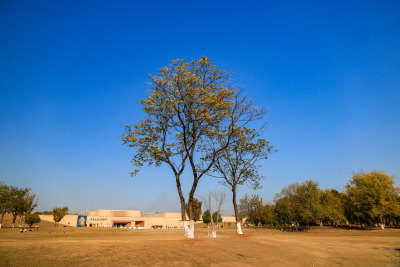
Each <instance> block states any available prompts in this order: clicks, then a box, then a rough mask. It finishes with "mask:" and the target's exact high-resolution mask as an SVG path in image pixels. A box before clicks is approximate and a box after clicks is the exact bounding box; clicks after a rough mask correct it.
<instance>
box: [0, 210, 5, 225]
mask: <svg viewBox="0 0 400 267" xmlns="http://www.w3.org/2000/svg"><path fill="white" fill-rule="evenodd" d="M3 219H4V213H2V214H1V220H0V229H1V226H2V225H3Z"/></svg>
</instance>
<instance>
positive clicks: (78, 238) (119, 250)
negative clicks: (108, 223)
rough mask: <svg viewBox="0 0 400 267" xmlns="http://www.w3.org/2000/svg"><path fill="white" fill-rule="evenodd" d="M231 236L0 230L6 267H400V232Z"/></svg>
mask: <svg viewBox="0 0 400 267" xmlns="http://www.w3.org/2000/svg"><path fill="white" fill-rule="evenodd" d="M244 232H245V235H244V236H237V235H235V230H234V229H233V228H230V229H223V230H219V231H218V234H217V235H218V236H217V239H211V238H207V230H206V229H201V230H196V239H195V240H187V239H185V238H184V237H183V231H182V230H124V229H109V228H86V229H82V228H70V227H69V228H63V227H59V228H55V227H54V226H52V225H51V224H46V223H44V224H43V225H42V227H41V228H40V230H39V231H38V232H28V233H19V232H18V229H10V228H5V229H1V230H0V266H313V264H314V266H339V265H345V266H400V231H399V230H383V231H381V230H376V231H359V230H336V229H331V228H325V229H319V228H318V227H317V228H315V229H312V230H311V231H310V232H307V233H283V232H280V231H277V230H266V229H257V230H250V229H244Z"/></svg>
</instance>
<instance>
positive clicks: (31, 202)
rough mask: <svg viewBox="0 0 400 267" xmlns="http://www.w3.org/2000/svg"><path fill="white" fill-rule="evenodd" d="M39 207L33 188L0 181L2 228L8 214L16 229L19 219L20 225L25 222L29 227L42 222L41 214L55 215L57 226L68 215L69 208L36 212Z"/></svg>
mask: <svg viewBox="0 0 400 267" xmlns="http://www.w3.org/2000/svg"><path fill="white" fill-rule="evenodd" d="M37 205H38V199H37V197H36V194H34V193H32V192H31V188H28V187H26V188H20V187H17V186H9V185H6V184H4V183H3V182H1V181H0V212H1V218H0V228H1V227H2V225H3V219H4V216H5V215H6V214H11V215H12V218H13V219H12V224H11V227H15V223H16V221H17V218H19V221H18V225H19V226H22V225H23V223H24V222H25V223H26V224H28V225H29V226H32V225H33V224H35V223H39V222H40V217H39V214H48V215H53V218H54V222H55V225H56V226H57V225H58V223H59V222H60V221H61V219H62V218H63V217H64V216H65V215H66V214H67V213H68V207H55V208H53V210H52V211H45V212H34V213H33V210H34V209H35V208H36V207H37Z"/></svg>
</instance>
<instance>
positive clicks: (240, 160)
mask: <svg viewBox="0 0 400 267" xmlns="http://www.w3.org/2000/svg"><path fill="white" fill-rule="evenodd" d="M260 118H262V114H260ZM262 130H263V127H261V128H260V129H258V130H257V129H249V128H247V127H242V128H239V129H237V130H236V131H235V133H234V134H233V135H232V138H231V142H230V144H229V146H228V147H227V149H225V150H223V151H221V152H220V153H219V154H218V156H217V158H216V161H215V164H214V168H213V173H212V174H211V176H214V177H217V178H221V179H222V183H223V184H224V185H225V186H227V187H228V188H229V190H230V191H231V192H232V203H233V208H234V211H235V218H236V227H237V233H238V234H243V232H242V229H241V218H240V216H239V212H238V207H237V201H236V194H237V190H238V186H240V185H243V184H247V185H248V186H249V187H251V188H252V189H258V188H260V187H261V186H260V181H261V180H262V179H263V178H264V177H263V176H261V175H259V173H258V168H259V166H257V165H256V163H257V162H258V161H260V160H263V159H267V158H268V156H269V154H270V153H271V152H274V151H276V150H275V149H274V147H273V146H272V145H270V144H269V142H268V141H266V140H265V139H264V138H261V135H262V132H263V131H262ZM218 140H219V138H218ZM222 140H223V139H222Z"/></svg>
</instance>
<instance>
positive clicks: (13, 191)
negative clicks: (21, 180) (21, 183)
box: [8, 186, 31, 227]
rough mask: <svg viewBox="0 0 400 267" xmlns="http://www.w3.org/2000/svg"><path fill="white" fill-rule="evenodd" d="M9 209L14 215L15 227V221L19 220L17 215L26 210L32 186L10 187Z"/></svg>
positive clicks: (13, 222)
mask: <svg viewBox="0 0 400 267" xmlns="http://www.w3.org/2000/svg"><path fill="white" fill-rule="evenodd" d="M9 190H10V191H9V202H8V205H9V211H10V212H11V214H12V216H13V220H12V225H11V226H12V227H15V221H16V220H17V216H18V215H20V216H22V215H23V214H25V210H26V207H27V205H26V199H27V196H28V195H29V191H30V190H31V189H30V188H18V187H16V186H10V187H9Z"/></svg>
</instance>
